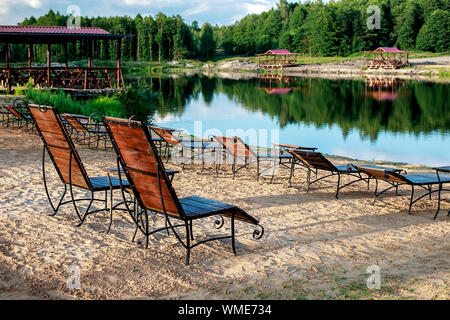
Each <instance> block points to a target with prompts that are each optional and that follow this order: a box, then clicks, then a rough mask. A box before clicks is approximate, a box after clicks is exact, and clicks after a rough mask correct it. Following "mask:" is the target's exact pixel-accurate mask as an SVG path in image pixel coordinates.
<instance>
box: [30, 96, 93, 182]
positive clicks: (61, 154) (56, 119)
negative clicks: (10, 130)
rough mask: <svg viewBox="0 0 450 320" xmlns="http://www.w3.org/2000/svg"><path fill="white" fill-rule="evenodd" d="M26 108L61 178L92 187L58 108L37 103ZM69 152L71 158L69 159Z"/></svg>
mask: <svg viewBox="0 0 450 320" xmlns="http://www.w3.org/2000/svg"><path fill="white" fill-rule="evenodd" d="M28 108H29V109H30V114H31V117H32V118H33V120H34V122H35V123H36V127H37V130H38V132H39V134H40V136H41V138H42V141H43V142H44V145H45V146H46V148H47V151H48V153H49V155H50V157H51V159H52V160H53V163H54V165H55V168H56V171H57V172H58V174H59V176H60V178H61V180H62V181H63V182H65V183H67V184H69V183H72V184H73V185H75V186H78V187H81V188H85V189H92V186H91V183H90V180H89V178H88V176H87V173H86V170H85V169H84V166H83V163H82V162H81V159H80V157H79V155H78V152H77V150H76V149H75V146H74V144H73V142H72V140H71V138H70V136H69V135H68V134H67V132H66V129H65V128H64V125H63V124H62V120H61V116H60V114H59V112H58V110H56V108H53V107H43V106H38V105H29V106H28ZM71 152H72V160H70V154H71ZM69 164H71V169H70V170H71V173H70V175H71V176H69Z"/></svg>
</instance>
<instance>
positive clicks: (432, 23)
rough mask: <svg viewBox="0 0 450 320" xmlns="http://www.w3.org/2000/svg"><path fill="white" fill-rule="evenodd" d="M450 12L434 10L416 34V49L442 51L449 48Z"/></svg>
mask: <svg viewBox="0 0 450 320" xmlns="http://www.w3.org/2000/svg"><path fill="white" fill-rule="evenodd" d="M449 30H450V12H449V11H446V10H440V9H438V10H435V11H433V13H432V14H431V16H430V17H429V18H428V19H427V20H426V22H425V24H424V25H423V27H422V28H421V29H420V31H419V35H418V36H417V41H416V44H417V49H419V50H426V51H436V52H443V51H448V50H450V37H449Z"/></svg>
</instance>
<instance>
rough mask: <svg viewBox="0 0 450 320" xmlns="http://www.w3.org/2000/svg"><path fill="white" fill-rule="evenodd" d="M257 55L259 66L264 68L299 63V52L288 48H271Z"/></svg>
mask: <svg viewBox="0 0 450 320" xmlns="http://www.w3.org/2000/svg"><path fill="white" fill-rule="evenodd" d="M257 56H258V67H259V68H263V69H284V68H287V67H295V66H298V65H299V64H298V63H297V56H298V53H293V52H290V51H289V50H286V49H280V50H269V51H267V52H265V53H261V54H257Z"/></svg>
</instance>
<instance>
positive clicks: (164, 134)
mask: <svg viewBox="0 0 450 320" xmlns="http://www.w3.org/2000/svg"><path fill="white" fill-rule="evenodd" d="M150 128H151V129H152V131H153V132H155V133H156V134H157V135H158V136H159V137H160V138H161V139H162V141H164V143H165V151H164V154H165V155H166V156H167V162H168V161H169V156H171V155H172V152H173V150H175V149H176V148H178V149H179V155H180V156H181V157H183V154H184V151H185V150H189V151H190V152H191V156H190V157H189V161H190V162H192V160H194V159H195V158H196V157H198V156H201V163H202V169H201V170H202V172H203V170H204V168H205V151H206V150H210V151H211V153H212V152H215V151H216V149H217V148H219V147H220V146H219V145H218V144H217V143H214V142H211V141H210V140H209V139H193V138H192V139H189V140H184V139H179V138H178V137H176V136H175V135H174V132H179V130H175V129H169V128H162V127H156V126H151V127H150ZM153 141H154V142H156V141H155V139H153ZM160 150H162V149H161V148H160ZM160 154H162V152H160ZM185 164H186V163H185V161H184V159H183V162H182V165H183V166H184V165H185Z"/></svg>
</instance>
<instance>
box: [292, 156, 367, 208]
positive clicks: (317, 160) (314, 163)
mask: <svg viewBox="0 0 450 320" xmlns="http://www.w3.org/2000/svg"><path fill="white" fill-rule="evenodd" d="M289 152H290V153H291V154H292V155H293V156H294V157H296V158H297V159H299V160H300V161H301V162H302V163H303V165H304V166H305V167H307V168H308V169H309V170H308V171H307V178H306V183H307V186H308V187H307V188H308V189H307V190H308V191H309V189H310V186H311V184H313V183H316V182H318V181H321V180H324V179H327V178H329V177H334V176H337V187H336V195H335V197H336V199H338V198H339V190H341V189H343V188H345V187H347V186H349V185H351V184H354V183H356V182H359V181H365V182H366V183H367V185H368V186H369V182H370V179H369V178H364V177H363V176H362V175H361V171H360V170H358V169H356V168H355V167H353V166H352V165H351V164H347V165H343V166H342V165H341V166H336V165H334V164H333V163H331V162H330V161H329V160H328V159H327V158H325V157H324V155H323V154H322V153H320V152H312V151H304V150H298V149H290V150H289ZM314 171H316V173H317V174H316V179H315V180H312V181H311V172H314ZM320 171H326V172H328V173H329V174H326V175H325V176H322V177H320V178H319V177H318V173H319V172H320ZM342 175H346V176H353V177H355V178H357V179H356V180H353V181H351V182H349V183H347V184H345V185H343V186H341V176H342Z"/></svg>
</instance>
